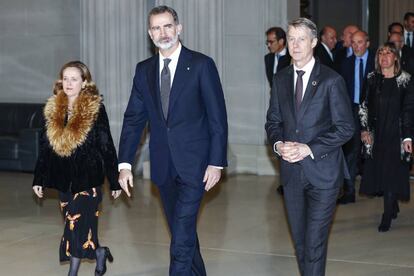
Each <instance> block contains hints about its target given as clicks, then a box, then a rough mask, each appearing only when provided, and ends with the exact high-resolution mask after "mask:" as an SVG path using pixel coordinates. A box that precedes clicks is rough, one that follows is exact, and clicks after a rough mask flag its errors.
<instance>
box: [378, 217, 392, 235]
mask: <svg viewBox="0 0 414 276" xmlns="http://www.w3.org/2000/svg"><path fill="white" fill-rule="evenodd" d="M390 227H391V216H385V215H384V214H383V215H382V218H381V223H380V225H379V226H378V232H387V231H388V230H390Z"/></svg>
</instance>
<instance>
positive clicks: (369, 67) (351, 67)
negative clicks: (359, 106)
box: [340, 49, 375, 103]
mask: <svg viewBox="0 0 414 276" xmlns="http://www.w3.org/2000/svg"><path fill="white" fill-rule="evenodd" d="M355 60H356V56H355V55H352V56H350V57H347V58H345V59H344V61H343V62H342V64H341V70H340V74H341V75H342V77H343V78H344V80H345V83H346V86H347V89H348V95H349V97H350V99H351V103H353V102H354V94H355V87H354V86H355ZM374 70H375V51H372V50H371V49H369V50H368V59H367V63H366V65H365V71H364V78H363V83H362V86H361V89H362V90H361V91H362V93H360V95H359V96H360V97H359V98H360V102H361V99H363V98H364V95H363V94H364V91H365V87H366V81H367V75H368V73H370V72H372V71H374Z"/></svg>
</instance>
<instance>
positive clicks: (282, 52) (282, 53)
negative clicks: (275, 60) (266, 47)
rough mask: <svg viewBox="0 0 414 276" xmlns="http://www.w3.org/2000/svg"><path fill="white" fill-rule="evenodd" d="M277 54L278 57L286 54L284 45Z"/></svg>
mask: <svg viewBox="0 0 414 276" xmlns="http://www.w3.org/2000/svg"><path fill="white" fill-rule="evenodd" d="M278 55H279V57H281V56H285V55H286V47H285V48H283V50H282V51H280V52H279V53H278Z"/></svg>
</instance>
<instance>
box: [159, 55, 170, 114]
mask: <svg viewBox="0 0 414 276" xmlns="http://www.w3.org/2000/svg"><path fill="white" fill-rule="evenodd" d="M170 61H171V59H169V58H165V59H164V67H163V68H162V71H161V86H160V92H161V106H162V113H163V114H164V119H166V120H167V117H168V104H169V102H170V90H171V73H170V68H168V64H169V63H170Z"/></svg>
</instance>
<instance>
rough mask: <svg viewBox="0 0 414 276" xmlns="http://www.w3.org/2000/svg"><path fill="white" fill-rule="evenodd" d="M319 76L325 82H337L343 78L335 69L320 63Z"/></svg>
mask: <svg viewBox="0 0 414 276" xmlns="http://www.w3.org/2000/svg"><path fill="white" fill-rule="evenodd" d="M319 75H320V77H321V78H323V79H325V80H332V81H336V80H338V79H340V78H342V77H341V75H340V74H339V73H338V72H336V71H335V70H334V69H332V68H331V67H329V66H327V65H324V64H321V63H319Z"/></svg>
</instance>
